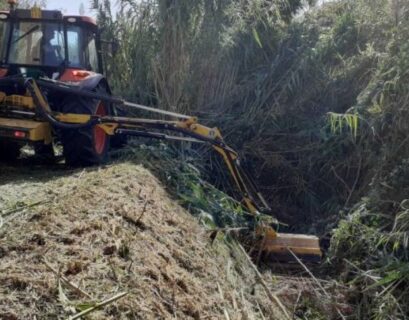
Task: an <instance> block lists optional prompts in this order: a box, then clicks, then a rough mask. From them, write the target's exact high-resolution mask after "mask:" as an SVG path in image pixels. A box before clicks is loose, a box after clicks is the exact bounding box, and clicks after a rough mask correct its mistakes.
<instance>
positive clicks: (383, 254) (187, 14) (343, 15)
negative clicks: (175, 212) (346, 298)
mask: <svg viewBox="0 0 409 320" xmlns="http://www.w3.org/2000/svg"><path fill="white" fill-rule="evenodd" d="M93 5H94V6H95V7H97V8H98V9H99V20H100V23H102V24H103V25H104V27H105V33H106V34H105V36H106V38H107V39H112V38H116V39H119V40H120V43H121V46H120V49H119V52H118V53H117V54H116V55H115V56H114V57H111V59H108V60H109V61H108V74H109V77H110V78H111V82H112V83H113V87H114V90H115V92H116V93H117V94H120V95H122V96H124V97H126V98H128V99H131V100H135V101H138V102H140V103H145V104H150V105H155V106H158V107H161V108H166V109H171V110H177V111H181V112H189V113H192V114H196V115H199V116H200V117H201V118H202V119H203V120H204V121H206V122H207V123H210V124H213V125H217V126H219V127H221V128H223V131H224V133H225V136H226V139H227V140H228V142H229V143H231V144H232V145H233V146H234V147H236V148H237V149H238V150H240V151H241V153H242V154H243V155H244V157H245V160H246V162H247V163H248V164H250V165H251V166H252V168H253V171H254V172H255V173H256V174H257V178H258V182H259V183H260V185H261V186H262V187H263V190H264V193H265V194H266V195H267V197H268V199H269V201H270V203H271V205H272V207H273V208H274V210H275V215H276V216H277V218H279V219H280V220H282V221H284V222H286V223H289V224H290V225H291V226H292V229H293V230H297V231H303V232H314V233H319V234H321V235H324V234H326V233H329V232H332V230H333V229H335V231H333V238H332V242H331V248H330V251H329V255H328V259H327V265H328V266H330V268H329V269H330V270H331V272H332V273H334V275H335V276H338V277H339V279H340V280H342V281H344V282H346V283H349V284H350V285H351V286H352V287H355V288H356V295H355V296H353V297H351V299H353V300H354V301H355V302H356V306H357V310H356V317H357V318H359V319H367V318H373V319H402V318H405V317H408V316H409V307H408V305H407V301H408V299H409V297H408V294H409V290H408V289H407V286H408V283H409V254H408V252H409V251H408V242H409V240H408V239H409V202H408V200H407V199H408V197H409V187H408V181H409V160H408V157H409V148H408V147H407V143H408V137H407V136H408V131H409V127H408V125H407V123H408V120H409V119H408V118H409V114H408V106H409V101H408V99H409V90H408V89H407V88H408V80H409V79H408V78H409V73H408V71H409V44H408V43H407V39H408V37H409V5H408V3H407V1H402V0H390V1H389V0H371V1H369V0H336V1H331V2H326V3H324V4H323V5H317V4H315V3H314V1H309V3H308V4H307V3H306V2H304V1H297V0H287V1H284V0H253V1H246V0H242V1H232V0H218V1H204V0H194V1H192V0H189V1H187V0H186V1H185V0H178V1H176V0H175V1H171V0H144V1H133V0H127V1H125V0H124V1H120V3H119V5H120V10H119V13H118V14H117V15H116V16H115V17H113V16H112V13H111V12H110V10H109V5H110V1H108V0H106V1H93ZM216 182H218V181H216Z"/></svg>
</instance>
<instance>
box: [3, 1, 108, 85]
mask: <svg viewBox="0 0 409 320" xmlns="http://www.w3.org/2000/svg"><path fill="white" fill-rule="evenodd" d="M81 71H82V72H81ZM84 71H89V72H92V73H100V74H102V73H103V70H102V63H101V57H100V40H99V32H98V28H97V25H96V22H95V21H94V19H93V18H90V17H83V16H63V15H62V13H61V12H60V11H51V10H41V9H40V8H37V7H34V8H33V9H31V10H27V9H14V8H13V7H12V8H11V9H10V11H7V12H6V11H2V12H0V76H3V77H4V76H6V75H7V76H10V75H14V74H21V75H26V76H28V77H36V76H47V77H49V78H53V79H58V80H62V81H75V79H76V78H81V75H85V74H87V72H84ZM78 80H80V79H78Z"/></svg>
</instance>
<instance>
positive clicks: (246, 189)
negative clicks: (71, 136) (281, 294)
mask: <svg viewBox="0 0 409 320" xmlns="http://www.w3.org/2000/svg"><path fill="white" fill-rule="evenodd" d="M24 85H25V87H26V89H27V94H26V96H24V99H22V97H7V96H1V95H0V102H1V101H3V103H6V101H11V100H12V101H13V103H14V104H18V105H19V106H20V107H21V106H23V107H24V108H26V109H28V111H25V112H24V114H25V115H28V114H31V115H32V119H34V120H32V121H31V122H32V123H33V124H32V125H31V127H30V131H29V134H30V136H31V135H32V136H35V137H37V139H40V138H41V137H40V136H41V134H44V139H43V140H44V141H45V142H46V143H47V141H48V142H49V140H50V139H49V137H50V132H48V131H49V130H51V128H52V127H54V128H59V129H61V130H65V129H70V130H72V129H81V128H86V127H94V126H99V127H100V128H102V129H103V130H104V131H105V133H106V134H108V135H111V136H113V135H120V134H123V135H130V136H138V137H148V138H155V139H167V140H182V141H191V142H197V143H209V144H210V145H211V146H212V147H213V148H214V150H215V151H216V152H218V153H219V154H220V155H221V156H222V158H223V160H224V162H225V163H226V165H227V168H228V170H229V172H230V174H231V176H232V178H233V180H234V182H235V184H236V186H237V189H238V191H239V192H240V195H241V199H240V200H241V203H242V204H243V205H244V206H245V207H246V208H247V210H248V211H249V212H250V213H251V214H253V215H258V214H259V212H265V211H269V212H271V209H270V208H269V206H268V204H267V202H266V201H265V200H264V197H263V196H262V194H261V193H260V192H259V191H258V189H257V187H256V184H255V183H254V182H253V180H252V178H251V175H249V174H247V173H246V171H245V170H244V169H243V168H242V166H241V165H240V160H239V156H238V154H237V152H235V151H234V150H233V149H232V148H230V147H229V146H228V145H226V143H225V142H224V140H223V137H222V135H221V133H220V130H219V129H217V128H209V127H206V126H203V125H201V124H199V123H198V121H197V119H196V118H195V117H190V116H186V115H182V114H178V113H173V112H169V111H164V110H158V109H154V108H151V107H147V106H142V105H138V104H135V103H131V102H127V101H124V100H122V99H119V98H114V97H109V96H103V95H99V94H97V93H95V92H91V91H84V90H79V89H76V88H75V87H73V86H68V85H66V84H63V83H60V82H55V81H50V80H38V81H35V80H33V79H26V80H25V82H24ZM40 87H41V88H46V89H52V90H56V91H60V92H66V93H69V94H78V95H80V96H81V95H82V96H86V97H88V98H93V99H97V100H102V101H107V102H109V103H115V104H117V105H123V106H128V107H133V108H137V109H139V110H142V111H148V112H153V113H159V114H161V115H162V116H170V117H173V118H176V119H177V120H157V119H146V118H130V117H115V116H98V115H86V114H62V113H57V112H53V111H52V110H51V108H50V106H49V105H48V103H47V100H46V98H45V96H44V95H43V92H42V90H41V89H40ZM10 99H11V100H10ZM11 112H12V111H11ZM17 112H19V111H17ZM0 120H5V121H7V119H3V118H0ZM18 121H19V120H15V121H14V122H13V123H14V125H16V123H17V122H18ZM21 121H22V120H21ZM0 124H1V123H0ZM45 128H50V129H49V130H48V131H47V130H46V129H45ZM169 132H170V133H173V134H168V133H169ZM175 133H176V134H175ZM256 233H257V234H258V235H259V236H260V237H261V239H262V240H261V241H260V248H259V249H260V250H261V251H262V252H264V254H265V255H266V256H267V257H268V259H269V257H271V259H272V260H279V261H286V262H288V261H290V260H293V257H294V255H296V256H298V257H300V258H303V259H304V260H306V261H314V262H317V261H320V259H321V256H322V253H321V250H320V246H319V239H318V238H317V237H315V236H307V235H296V234H283V233H277V232H276V231H275V230H274V229H273V228H272V227H271V226H269V225H265V224H261V225H260V226H259V228H258V229H257V230H256Z"/></svg>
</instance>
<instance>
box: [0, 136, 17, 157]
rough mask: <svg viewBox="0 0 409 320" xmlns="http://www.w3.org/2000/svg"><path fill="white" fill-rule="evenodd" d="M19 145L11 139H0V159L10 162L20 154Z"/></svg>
mask: <svg viewBox="0 0 409 320" xmlns="http://www.w3.org/2000/svg"><path fill="white" fill-rule="evenodd" d="M20 149H21V146H20V145H19V144H18V143H15V142H13V141H0V161H3V162H10V161H14V160H16V159H17V158H18V157H19V156H20Z"/></svg>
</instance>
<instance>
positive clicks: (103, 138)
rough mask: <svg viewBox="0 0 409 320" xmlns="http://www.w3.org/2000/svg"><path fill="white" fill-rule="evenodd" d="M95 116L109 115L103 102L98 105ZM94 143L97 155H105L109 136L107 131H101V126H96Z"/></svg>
mask: <svg viewBox="0 0 409 320" xmlns="http://www.w3.org/2000/svg"><path fill="white" fill-rule="evenodd" d="M95 115H97V116H106V115H107V112H106V110H105V106H104V104H103V102H102V101H101V102H99V103H98V106H97V110H96V111H95ZM94 142H95V151H96V153H97V154H103V153H104V151H105V146H106V143H107V135H106V133H105V131H104V130H103V129H101V128H100V127H99V126H95V128H94Z"/></svg>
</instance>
